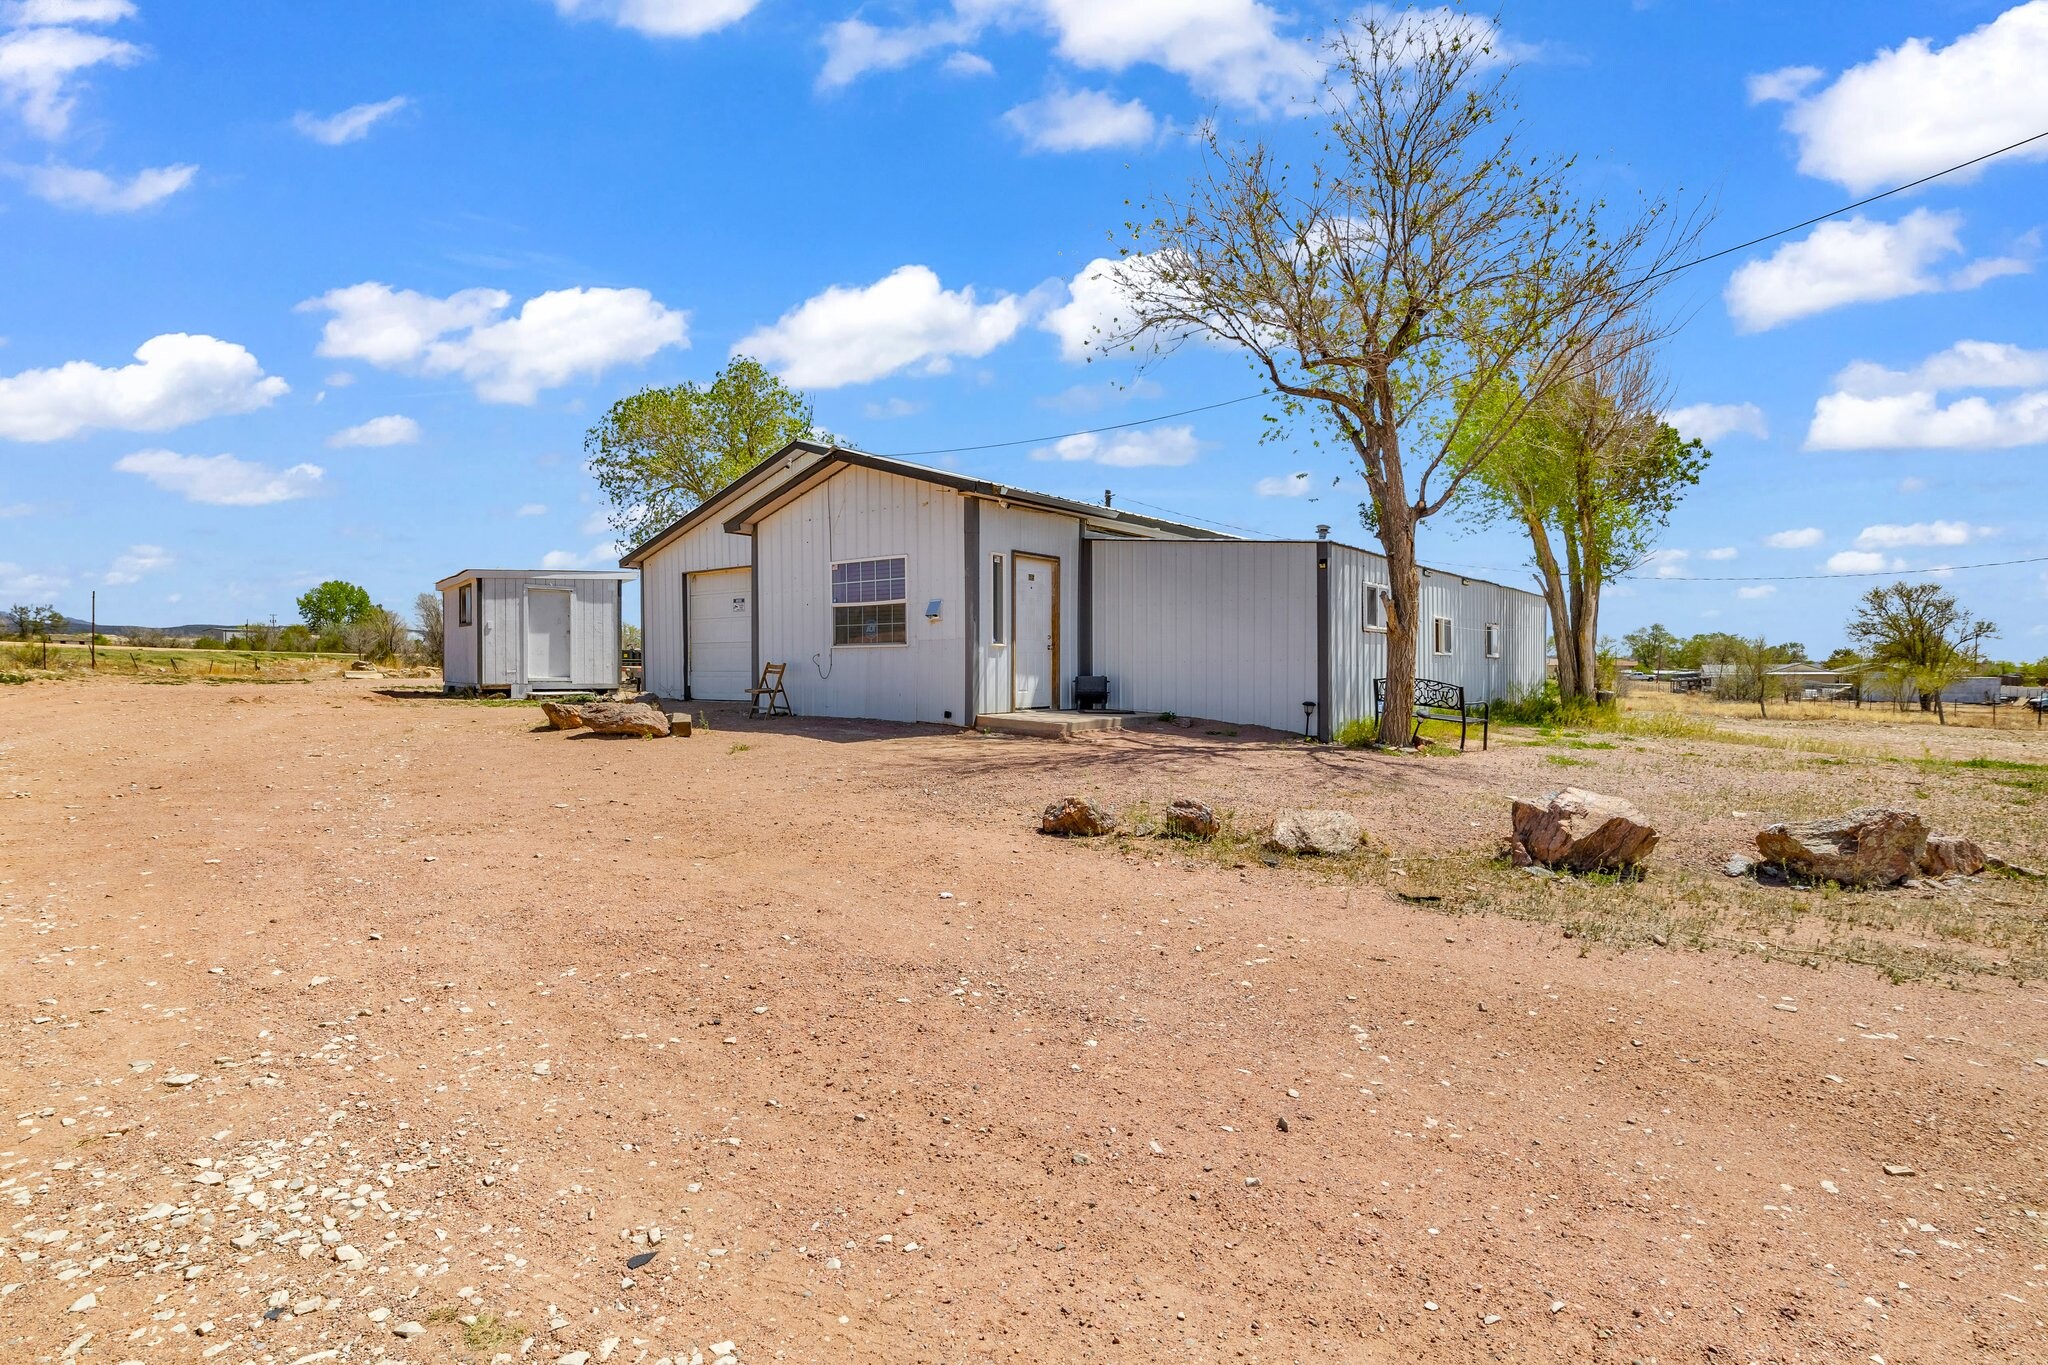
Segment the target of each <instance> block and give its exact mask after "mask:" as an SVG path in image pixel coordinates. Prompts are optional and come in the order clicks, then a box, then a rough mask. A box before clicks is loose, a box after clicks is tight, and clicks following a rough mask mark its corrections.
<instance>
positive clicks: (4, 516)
mask: <svg viewBox="0 0 2048 1365" xmlns="http://www.w3.org/2000/svg"><path fill="white" fill-rule="evenodd" d="M35 510H36V509H35V507H34V506H33V505H31V504H29V503H25V502H0V521H8V520H11V519H12V518H14V517H26V516H29V515H31V514H33V513H34V512H35Z"/></svg>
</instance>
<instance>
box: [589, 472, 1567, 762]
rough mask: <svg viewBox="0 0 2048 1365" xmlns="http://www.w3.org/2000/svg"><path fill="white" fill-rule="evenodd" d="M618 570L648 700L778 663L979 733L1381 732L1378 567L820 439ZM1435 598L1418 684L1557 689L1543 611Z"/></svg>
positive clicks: (1444, 576)
mask: <svg viewBox="0 0 2048 1365" xmlns="http://www.w3.org/2000/svg"><path fill="white" fill-rule="evenodd" d="M620 562H621V564H622V565H623V566H624V567H625V568H628V569H637V570H639V571H640V574H641V603H642V608H641V610H642V618H641V619H642V628H643V632H644V634H643V639H644V646H645V651H646V685H647V687H648V688H649V689H650V690H652V691H655V692H659V693H662V694H664V695H667V696H675V697H681V698H684V699H687V700H699V699H709V700H716V699H739V698H742V697H743V696H744V695H745V689H746V688H747V687H748V686H749V685H750V684H751V683H752V682H753V680H754V678H755V677H756V676H757V675H758V674H759V672H760V669H761V666H762V665H763V664H764V663H771V662H773V663H781V664H785V665H787V666H788V673H787V675H786V677H785V684H786V686H787V688H788V692H789V696H790V698H791V700H792V702H793V703H794V705H795V707H796V710H797V712H798V713H799V714H808V715H825V716H849V717H863V718H868V719H877V720H898V721H937V722H942V723H945V722H950V723H952V724H955V725H973V724H975V723H977V722H978V721H979V720H980V719H981V718H982V717H985V716H992V715H1001V714H1006V713H1011V712H1018V711H1057V710H1061V709H1065V708H1069V707H1072V706H1073V705H1074V704H1075V700H1076V695H1077V684H1079V680H1081V679H1097V678H1100V679H1106V688H1107V698H1106V700H1107V704H1108V705H1109V706H1110V707H1113V708H1118V709H1123V710H1129V711H1138V712H1163V711H1173V712H1176V713H1178V714H1181V715H1188V716H1202V717H1206V718H1209V719H1213V720H1222V721H1232V722H1237V723H1241V724H1248V725H1261V726H1268V727H1271V728H1274V729H1280V730H1291V731H1296V732H1299V731H1302V730H1303V729H1307V730H1308V731H1309V732H1311V733H1314V734H1318V735H1320V736H1321V737H1323V738H1325V739H1327V738H1329V737H1331V736H1332V735H1333V734H1334V733H1335V731H1336V730H1337V729H1338V728H1340V727H1341V726H1342V725H1343V724H1344V723H1345V722H1346V721H1349V720H1353V719H1358V718H1363V717H1368V716H1370V715H1372V713H1373V696H1372V684H1373V680H1374V679H1375V678H1376V677H1380V676H1383V675H1384V673H1385V671H1386V669H1385V655H1386V619H1387V618H1386V613H1387V606H1388V599H1387V597H1386V590H1385V585H1386V582H1387V575H1386V564H1385V561H1384V560H1383V559H1382V558H1381V557H1380V556H1379V555H1377V554H1374V553H1372V552H1371V551H1368V550H1363V549H1359V548H1356V547H1353V546H1348V545H1340V544H1338V543H1336V542H1334V541H1330V540H1326V539H1319V540H1296V541H1265V540H1240V539H1236V538H1234V537H1230V536H1225V535H1220V534H1218V533H1217V532H1215V531H1211V530H1207V529H1205V528H1202V527H1197V526H1191V525H1187V524H1184V523H1181V522H1177V521H1173V520H1169V519H1165V518H1160V517H1152V516H1146V515H1142V514H1140V513H1136V512H1132V511H1129V510H1126V509H1124V508H1120V507H1113V506H1111V505H1110V504H1109V503H1108V502H1106V501H1105V502H1103V503H1088V502H1078V501H1074V500H1072V499H1068V498H1061V497H1055V496H1052V495H1049V494H1044V493H1034V492H1030V491H1028V490H1025V489H1020V488H1015V487H1012V486H1010V485H1007V484H998V483H992V482H989V481H987V480H983V479H975V478H969V477H966V476H963V475H960V474H956V473H953V472H951V471H949V470H942V469H932V468H928V467H926V466H923V465H917V464H911V463H908V462H906V461H902V460H893V459H887V458H884V457H881V456H876V455H869V454H865V453H863V452H861V451H857V450H849V449H846V448H843V447H838V446H827V445H822V444H817V443H813V442H809V441H798V442H794V443H792V444H791V445H789V446H788V447H786V448H784V449H783V450H782V451H780V452H779V453H777V454H776V455H775V456H773V457H771V458H770V459H768V460H767V461H765V462H763V463H762V464H760V465H758V466H756V467H755V468H754V469H753V470H751V471H749V472H748V473H747V474H745V475H743V476H742V477H740V478H739V479H737V480H735V481H734V482H733V483H732V484H731V485H729V486H728V487H726V488H724V489H722V490H720V491H719V492H718V493H716V494H715V495H713V496H712V497H710V498H708V499H707V500H706V501H705V502H704V503H703V504H702V505H701V506H699V507H697V508H695V509H694V510H693V511H691V512H690V513H689V514H688V515H687V516H685V517H683V518H682V519H681V520H679V521H677V522H676V523H675V524H674V525H673V526H670V527H668V528H667V529H666V530H664V531H662V532H661V533H660V534H659V535H657V536H655V537H654V538H653V539H651V540H649V541H648V542H647V543H646V544H644V545H641V546H639V547H638V548H636V549H634V550H633V551H631V552H630V553H629V554H627V555H626V556H625V557H624V558H623V559H622V560H621V561H620ZM1422 599H1423V600H1422V612H1423V616H1424V620H1423V621H1422V623H1421V627H1422V628H1421V630H1420V631H1419V643H1418V647H1417V659H1416V663H1417V666H1418V671H1419V672H1420V673H1421V675H1422V676H1424V677H1428V678H1436V679H1441V680H1443V681H1446V682H1452V683H1457V684H1460V685H1462V686H1463V687H1464V688H1465V689H1466V695H1467V697H1468V699H1469V700H1470V701H1471V702H1473V703H1477V702H1479V701H1482V700H1485V699H1487V698H1491V697H1499V696H1504V695H1506V694H1508V693H1510V692H1516V691H1522V690H1533V689H1535V688H1537V687H1540V686H1541V685H1542V683H1543V676H1544V641H1545V629H1544V627H1545V621H1544V606H1543V601H1542V599H1541V598H1539V597H1537V596H1536V595H1535V594H1533V593H1528V592H1524V591H1522V590H1520V589H1517V588H1509V587H1503V586H1501V585H1499V584H1495V583H1487V582H1483V581H1481V580H1478V579H1472V578H1466V577H1462V576H1460V575H1458V574H1453V573H1446V572H1444V571H1442V570H1424V576H1423V581H1422ZM1092 687H1093V684H1092V683H1090V684H1085V685H1081V690H1082V692H1083V694H1084V695H1085V694H1086V693H1087V692H1088V691H1090V690H1092Z"/></svg>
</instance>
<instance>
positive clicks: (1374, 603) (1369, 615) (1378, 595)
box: [1364, 583, 1387, 630]
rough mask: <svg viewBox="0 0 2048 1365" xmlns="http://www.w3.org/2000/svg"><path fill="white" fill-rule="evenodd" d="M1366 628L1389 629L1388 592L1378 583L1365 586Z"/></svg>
mask: <svg viewBox="0 0 2048 1365" xmlns="http://www.w3.org/2000/svg"><path fill="white" fill-rule="evenodd" d="M1364 624H1365V628H1366V629H1367V630H1385V629H1386V628H1387V590H1386V588H1385V587H1384V586H1382V585H1381V584H1378V583H1368V584H1366V585H1365V622H1364Z"/></svg>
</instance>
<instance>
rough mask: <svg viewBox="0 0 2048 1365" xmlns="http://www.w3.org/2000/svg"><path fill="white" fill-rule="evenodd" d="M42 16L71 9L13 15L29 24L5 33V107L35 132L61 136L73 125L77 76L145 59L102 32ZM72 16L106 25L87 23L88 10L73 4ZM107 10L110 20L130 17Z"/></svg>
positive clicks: (1, 78) (0, 86)
mask: <svg viewBox="0 0 2048 1365" xmlns="http://www.w3.org/2000/svg"><path fill="white" fill-rule="evenodd" d="M43 12H48V13H53V14H54V13H64V12H67V7H48V6H31V7H27V11H24V10H16V11H14V12H13V13H12V14H11V15H10V17H11V18H15V19H16V21H17V22H25V23H26V24H27V25H28V26H26V27H20V28H16V29H14V30H12V31H11V32H8V33H4V34H0V107H5V108H9V109H12V110H13V111H14V113H15V114H16V116H17V117H19V118H20V119H21V121H22V123H23V124H25V125H26V126H27V127H28V129H29V131H30V132H32V133H35V134H37V135H39V136H41V137H45V138H58V137H62V136H63V135H64V133H65V132H66V131H67V130H68V129H69V128H70V126H71V110H72V107H73V106H74V105H75V104H76V103H77V99H78V92H77V86H76V78H77V76H78V75H79V74H80V73H81V72H85V71H90V70H91V69H92V68H93V67H96V66H102V65H108V66H132V65H134V64H135V63H136V62H137V61H139V60H141V58H142V49H141V48H139V47H137V46H135V45H134V44H133V43H126V42H122V41H121V40H120V39H118V38H109V37H107V36H106V35H105V34H102V33H87V32H86V31H84V30H83V29H80V28H72V27H67V26H65V25H63V24H46V23H42V22H40V21H39V17H38V16H39V15H40V14H41V13H43ZM68 12H69V13H71V14H73V15H74V16H75V19H76V21H77V22H102V21H101V20H90V19H88V17H87V15H86V13H85V12H84V9H83V7H79V6H71V7H68ZM102 12H103V13H104V14H105V15H106V17H107V18H111V19H119V18H125V17H127V16H126V13H117V12H113V11H112V9H111V8H108V9H106V10H103V11H102ZM132 12H133V11H132V10H131V11H128V13H132ZM24 14H26V17H25V18H24V17H23V16H24Z"/></svg>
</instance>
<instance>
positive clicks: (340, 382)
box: [320, 370, 356, 389]
mask: <svg viewBox="0 0 2048 1365" xmlns="http://www.w3.org/2000/svg"><path fill="white" fill-rule="evenodd" d="M320 382H321V383H323V384H325V385H326V386H327V387H328V388H330V389H345V388H347V387H348V386H349V385H351V384H353V383H355V382H356V377H355V376H354V375H352V374H350V373H349V372H348V371H347V370H336V371H335V372H334V373H333V374H330V375H328V376H327V377H326V378H325V379H323V380H321V381H320Z"/></svg>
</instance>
